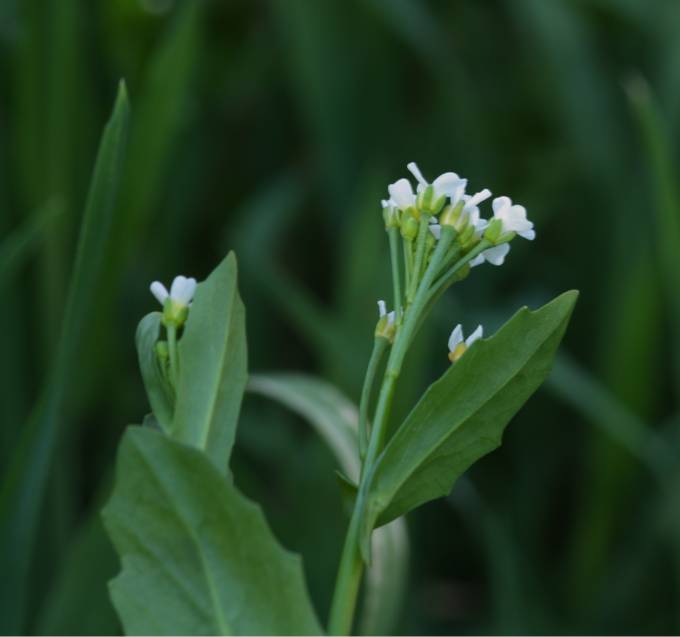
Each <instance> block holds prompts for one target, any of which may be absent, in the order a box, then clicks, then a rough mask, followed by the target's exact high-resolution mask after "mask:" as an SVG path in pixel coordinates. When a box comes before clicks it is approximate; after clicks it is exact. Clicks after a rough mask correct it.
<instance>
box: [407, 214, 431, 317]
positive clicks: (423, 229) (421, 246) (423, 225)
mask: <svg viewBox="0 0 680 637" xmlns="http://www.w3.org/2000/svg"><path fill="white" fill-rule="evenodd" d="M428 232H430V222H429V220H428V217H427V215H425V214H423V215H421V217H420V227H419V228H418V239H417V243H416V262H415V265H414V266H413V273H412V276H411V282H410V285H409V289H408V291H407V294H406V303H407V304H408V303H413V301H414V299H415V296H416V290H417V288H418V283H419V282H420V275H421V273H422V270H423V261H424V260H425V246H426V244H427V233H428Z"/></svg>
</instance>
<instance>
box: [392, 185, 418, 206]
mask: <svg viewBox="0 0 680 637" xmlns="http://www.w3.org/2000/svg"><path fill="white" fill-rule="evenodd" d="M387 192H389V193H390V199H389V202H391V203H393V204H394V205H395V206H396V207H397V208H399V210H408V209H409V208H413V207H414V206H415V205H416V195H415V193H414V192H413V186H411V182H410V181H409V180H408V179H405V178H402V179H399V180H397V181H395V182H394V183H393V184H390V185H389V186H387Z"/></svg>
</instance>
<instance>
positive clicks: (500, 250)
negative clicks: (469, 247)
mask: <svg viewBox="0 0 680 637" xmlns="http://www.w3.org/2000/svg"><path fill="white" fill-rule="evenodd" d="M508 252H510V244H509V243H501V245H499V246H494V247H493V248H489V249H488V250H484V252H481V253H480V254H478V255H477V256H476V257H475V258H474V259H472V260H471V261H470V267H471V268H474V267H475V266H476V265H481V264H482V263H484V262H485V261H488V262H489V263H490V264H491V265H503V263H504V261H505V257H506V256H508Z"/></svg>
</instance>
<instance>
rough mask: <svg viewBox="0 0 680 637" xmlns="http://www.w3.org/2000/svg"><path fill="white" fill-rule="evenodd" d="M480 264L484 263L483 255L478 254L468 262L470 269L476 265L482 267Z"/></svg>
mask: <svg viewBox="0 0 680 637" xmlns="http://www.w3.org/2000/svg"><path fill="white" fill-rule="evenodd" d="M482 263H484V255H483V254H478V255H477V256H476V257H475V258H474V259H472V260H471V261H470V267H471V268H474V267H476V266H478V265H482Z"/></svg>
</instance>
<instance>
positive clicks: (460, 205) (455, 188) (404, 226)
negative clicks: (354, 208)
mask: <svg viewBox="0 0 680 637" xmlns="http://www.w3.org/2000/svg"><path fill="white" fill-rule="evenodd" d="M407 168H408V170H409V172H411V174H412V175H413V176H414V177H415V179H416V181H417V182H418V183H417V186H416V191H415V192H414V191H413V187H412V185H411V182H410V181H409V180H408V179H405V178H402V179H399V180H398V181H396V182H394V183H393V184H390V185H389V186H388V188H387V190H388V192H389V195H390V198H389V199H384V200H383V201H382V207H383V211H384V217H385V225H386V226H387V227H390V225H392V226H394V225H396V226H398V227H400V228H401V230H402V235H403V236H404V237H405V238H407V239H409V238H411V239H413V238H415V233H417V222H418V221H419V220H420V218H421V215H423V214H425V215H428V216H429V221H430V224H431V225H430V232H431V233H432V235H433V237H434V238H435V240H439V237H440V234H441V226H442V225H450V226H453V228H455V230H456V232H457V233H458V236H459V238H460V241H461V242H464V244H465V247H466V248H468V249H471V248H472V247H474V246H475V245H476V244H478V243H479V242H480V241H481V240H482V238H485V239H487V240H488V241H489V242H490V243H491V244H492V247H490V248H488V249H486V250H484V251H482V252H480V253H479V254H478V255H477V256H475V257H474V258H473V259H472V260H471V261H470V266H471V267H474V266H476V265H480V264H482V263H484V262H488V263H491V264H492V265H502V264H503V262H504V261H505V257H506V256H507V254H508V252H510V241H511V240H512V239H513V238H514V237H515V236H516V235H519V236H520V237H523V238H524V239H528V240H530V241H531V240H533V239H534V238H535V237H536V233H535V231H534V224H533V223H532V222H531V221H529V220H528V219H527V211H526V209H525V208H524V206H520V205H517V204H513V203H512V200H511V199H510V197H496V198H495V199H494V200H493V201H492V204H491V205H492V209H493V217H492V218H491V219H488V220H487V219H483V218H482V217H481V214H480V210H479V204H481V203H483V202H484V201H486V200H487V199H489V198H490V197H491V196H492V195H491V191H490V190H489V189H488V188H484V189H483V190H480V191H479V192H477V193H475V194H473V195H469V194H467V193H466V189H467V179H464V178H462V177H459V176H458V175H457V174H456V173H453V172H447V173H444V174H442V175H440V176H439V177H437V178H436V179H435V180H434V181H433V182H432V183H429V182H428V181H427V180H426V179H425V178H424V177H423V174H422V173H421V171H420V169H419V168H418V166H417V165H416V164H415V162H411V163H410V164H408V166H407Z"/></svg>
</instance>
